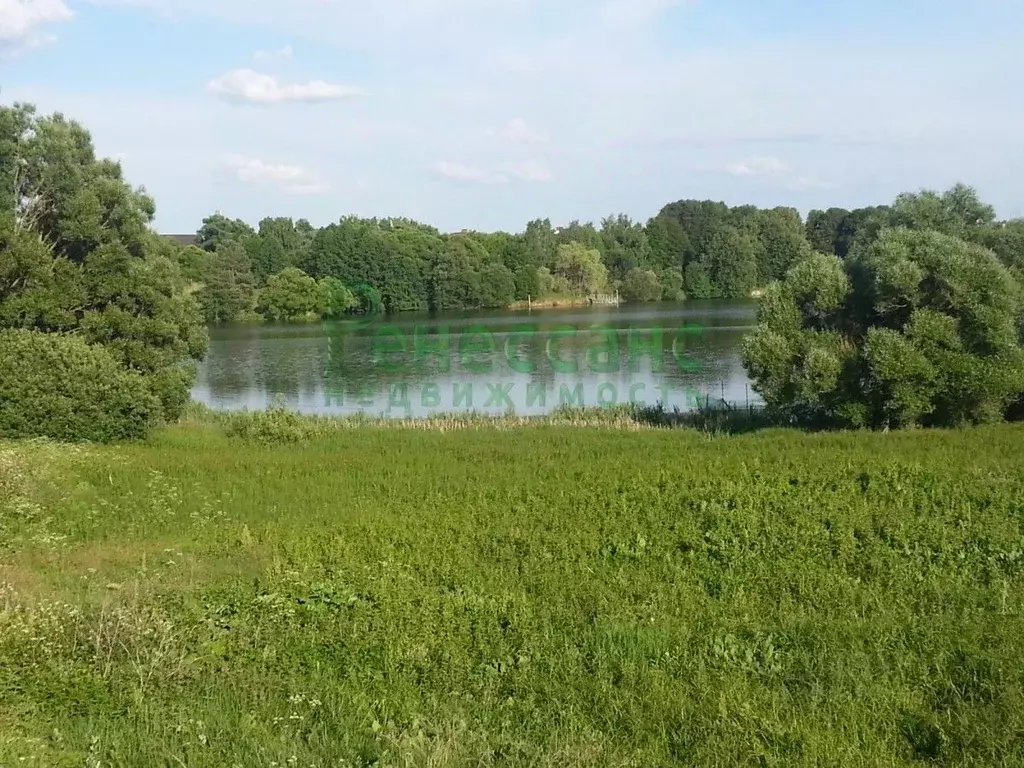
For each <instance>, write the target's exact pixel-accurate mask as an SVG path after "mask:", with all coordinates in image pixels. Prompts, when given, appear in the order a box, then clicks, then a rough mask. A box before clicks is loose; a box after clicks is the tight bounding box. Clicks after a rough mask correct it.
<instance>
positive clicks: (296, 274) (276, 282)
mask: <svg viewBox="0 0 1024 768" xmlns="http://www.w3.org/2000/svg"><path fill="white" fill-rule="evenodd" d="M332 298H333V297H332ZM326 309H327V296H326V295H325V292H324V290H323V288H321V286H320V285H318V284H317V282H316V280H314V279H313V278H312V277H310V276H309V275H307V274H306V273H305V272H303V271H302V270H301V269H299V268H298V267H287V268H285V269H283V270H281V272H279V273H278V274H276V275H271V276H270V278H269V279H268V280H267V285H266V287H264V288H263V289H262V290H261V291H260V292H259V307H258V310H259V312H260V313H261V314H262V315H264V316H265V317H267V318H269V319H271V320H289V321H290V320H305V319H310V318H316V317H318V316H320V315H321V314H323V313H324V312H325V310H326Z"/></svg>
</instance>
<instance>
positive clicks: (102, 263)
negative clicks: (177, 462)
mask: <svg viewBox="0 0 1024 768" xmlns="http://www.w3.org/2000/svg"><path fill="white" fill-rule="evenodd" d="M0 130H2V131H3V135H2V136H0V148H2V153H3V154H2V155H0V172H2V173H3V174H5V175H6V176H7V178H8V180H13V184H12V193H11V195H10V197H4V198H0V327H6V328H26V329H34V330H38V331H43V332H73V333H76V334H79V335H80V336H81V337H82V338H83V339H84V340H85V341H86V342H88V343H93V344H101V345H103V346H104V347H106V350H107V352H108V353H109V354H110V355H111V356H112V357H113V359H114V360H115V361H116V362H117V363H118V364H120V365H121V366H122V367H123V368H125V369H126V370H130V371H136V372H138V373H139V374H141V375H142V376H143V377H144V381H145V382H146V386H147V387H149V388H150V391H151V392H152V393H153V394H154V395H155V396H156V397H157V398H158V400H159V402H160V406H161V408H162V413H161V414H160V417H161V418H167V419H174V418H177V417H178V415H179V414H180V412H181V409H182V408H183V407H184V404H185V403H186V402H187V399H188V392H189V388H190V385H191V379H192V375H193V374H192V369H191V367H189V366H188V365H187V363H188V362H189V361H191V360H197V359H201V358H202V356H203V354H204V353H205V349H206V338H207V337H206V330H205V328H204V327H203V323H202V317H201V315H200V312H199V307H198V305H197V304H196V302H195V300H194V298H193V297H192V296H191V295H190V292H189V290H188V286H187V281H186V279H185V278H184V277H183V276H182V274H181V271H180V269H179V268H178V265H177V260H176V258H173V247H172V246H171V245H170V244H169V243H168V242H167V241H165V240H163V239H162V238H159V237H157V235H156V234H154V233H153V232H152V230H151V229H150V228H149V225H150V223H151V222H152V219H153V215H154V206H153V201H152V200H151V199H150V198H149V197H148V196H147V195H146V194H145V193H144V192H143V191H142V190H137V189H133V188H132V187H131V186H129V185H128V184H127V183H126V182H125V181H124V178H123V176H122V172H121V167H120V165H119V164H118V163H115V162H113V161H110V160H103V159H98V158H97V157H96V156H95V152H94V150H93V146H92V140H91V138H90V136H89V133H88V131H86V130H85V129H84V128H83V127H82V126H80V125H79V124H77V123H75V122H73V121H69V120H67V119H66V118H64V117H63V116H62V115H59V114H58V115H53V116H51V117H36V116H35V113H34V110H32V109H31V108H29V107H23V106H15V107H0Z"/></svg>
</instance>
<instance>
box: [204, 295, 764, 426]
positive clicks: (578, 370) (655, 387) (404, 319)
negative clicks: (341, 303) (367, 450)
mask: <svg viewBox="0 0 1024 768" xmlns="http://www.w3.org/2000/svg"><path fill="white" fill-rule="evenodd" d="M756 306H757V303H756V301H688V302H680V303H661V304H625V305H622V306H618V307H616V306H600V307H597V306H595V307H574V308H564V309H544V310H534V311H533V312H525V311H511V310H490V311H475V312H474V311H460V312H441V313H434V314H426V313H423V314H418V313H404V314H399V315H394V316H390V317H387V316H385V317H369V316H364V317H360V318H356V319H353V320H346V321H341V322H324V323H317V324H312V325H276V324H266V325H245V326H223V327H218V328H213V329H211V331H210V347H209V351H208V353H207V356H206V359H205V361H204V362H203V363H202V364H201V366H200V369H199V376H198V379H197V381H196V385H195V387H194V390H193V393H192V396H193V398H194V399H195V400H197V401H198V402H201V403H204V404H206V405H208V406H210V407H212V408H217V409H231V410H235V409H241V408H248V409H251V410H256V409H263V408H266V407H267V406H268V405H271V404H273V403H274V402H275V401H279V402H282V403H283V404H285V405H287V406H288V407H289V408H292V409H294V410H297V411H300V412H303V413H312V414H337V415H350V414H357V413H364V414H370V415H375V416H387V417H409V416H412V417H422V416H427V415H430V414H436V413H446V412H470V411H477V412H481V413H490V414H502V413H506V412H509V411H515V413H517V414H519V415H541V414H544V413H547V412H549V411H551V410H553V409H554V408H557V407H558V406H559V405H562V404H568V405H586V406H596V405H613V404H621V403H630V402H634V403H645V404H648V405H654V404H655V403H658V402H662V403H664V404H666V405H667V407H668V408H669V409H671V408H675V407H678V408H680V409H682V410H688V409H692V408H694V407H695V406H696V404H697V402H698V401H699V402H701V403H707V402H708V401H712V402H715V401H721V400H725V401H727V402H729V403H732V404H738V405H745V404H748V403H749V404H757V403H758V402H760V401H759V399H758V398H757V396H756V395H755V393H754V392H753V390H752V389H751V387H750V385H749V381H748V379H747V376H746V373H745V371H744V370H743V365H742V363H741V361H740V346H741V344H742V340H743V337H744V335H746V334H747V333H748V332H750V330H751V329H752V328H753V326H754V324H755V314H756Z"/></svg>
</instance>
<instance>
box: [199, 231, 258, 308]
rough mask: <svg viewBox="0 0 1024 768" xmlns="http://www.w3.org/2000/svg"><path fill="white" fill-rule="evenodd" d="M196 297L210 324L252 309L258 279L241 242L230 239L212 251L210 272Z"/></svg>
mask: <svg viewBox="0 0 1024 768" xmlns="http://www.w3.org/2000/svg"><path fill="white" fill-rule="evenodd" d="M196 297H197V298H198V300H199V303H200V305H201V306H202V308H203V314H204V316H205V317H206V322H208V323H210V324H217V323H229V322H232V321H234V320H238V319H240V318H241V317H242V316H244V315H245V314H246V313H248V312H251V311H252V309H253V305H254V303H255V300H256V280H255V278H254V277H253V274H252V266H251V264H250V263H249V255H248V253H246V249H245V246H244V245H243V244H242V243H241V242H239V241H237V240H232V241H229V242H228V243H227V244H226V245H224V246H223V247H221V248H220V249H219V250H218V251H217V253H215V254H213V255H212V258H211V265H210V271H209V275H208V276H207V279H206V281H205V283H204V285H203V287H202V289H201V290H200V291H199V292H198V293H197V294H196Z"/></svg>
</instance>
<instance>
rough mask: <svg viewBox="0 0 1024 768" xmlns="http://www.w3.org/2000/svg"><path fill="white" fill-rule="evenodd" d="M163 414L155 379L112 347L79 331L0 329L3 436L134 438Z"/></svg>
mask: <svg viewBox="0 0 1024 768" xmlns="http://www.w3.org/2000/svg"><path fill="white" fill-rule="evenodd" d="M185 391H186V392H187V391H188V390H187V389H186V390H185ZM162 417H163V410H162V406H161V402H160V399H159V398H158V397H157V396H156V395H155V394H154V393H153V388H152V386H151V383H150V381H148V380H147V379H146V377H144V376H143V375H142V374H140V373H138V372H137V371H130V370H127V369H125V368H124V367H123V366H121V365H120V364H119V362H118V360H117V359H115V357H114V356H113V355H112V354H111V353H110V351H108V350H107V349H104V348H103V347H101V346H98V345H90V344H87V343H86V342H85V340H84V339H83V338H82V337H81V336H71V335H65V334H57V333H40V332H38V331H27V330H8V331H0V437H4V438H19V437H51V438H55V439H57V440H65V441H69V442H77V441H93V442H103V443H105V442H114V441H117V440H131V439H136V438H141V437H145V436H146V434H147V433H148V432H149V430H150V429H152V428H153V427H154V426H155V425H156V424H157V423H158V422H159V421H160V420H161V419H162Z"/></svg>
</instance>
